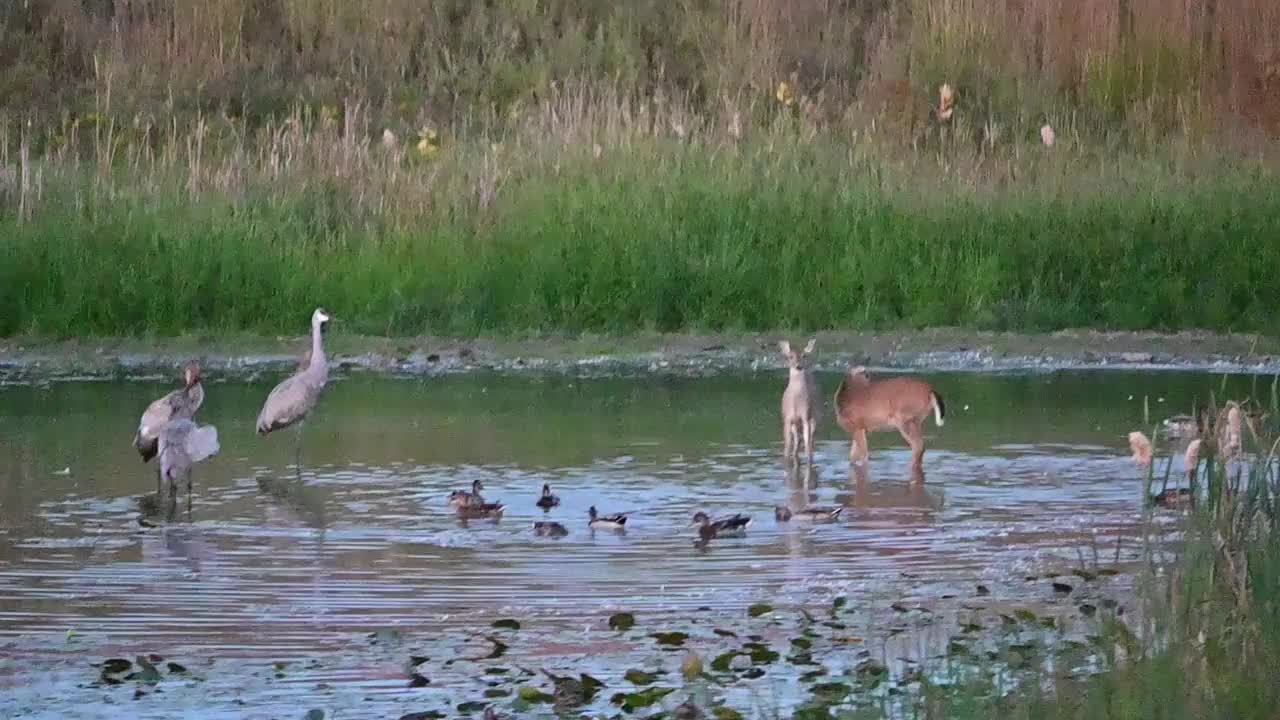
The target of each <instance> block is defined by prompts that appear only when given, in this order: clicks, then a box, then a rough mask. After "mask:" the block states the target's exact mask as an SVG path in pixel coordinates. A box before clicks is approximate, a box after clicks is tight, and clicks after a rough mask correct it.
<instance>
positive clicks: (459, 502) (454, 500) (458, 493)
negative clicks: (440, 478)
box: [449, 479, 484, 508]
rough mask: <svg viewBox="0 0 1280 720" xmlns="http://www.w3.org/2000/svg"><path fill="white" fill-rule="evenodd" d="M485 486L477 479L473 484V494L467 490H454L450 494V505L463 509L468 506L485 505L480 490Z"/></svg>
mask: <svg viewBox="0 0 1280 720" xmlns="http://www.w3.org/2000/svg"><path fill="white" fill-rule="evenodd" d="M482 488H484V485H482V484H481V483H480V480H479V479H477V480H476V481H475V482H473V483H471V492H467V491H466V490H454V491H453V492H451V493H449V505H450V506H452V507H454V508H462V507H466V506H468V505H483V504H484V497H483V496H481V495H480V490H481V489H482Z"/></svg>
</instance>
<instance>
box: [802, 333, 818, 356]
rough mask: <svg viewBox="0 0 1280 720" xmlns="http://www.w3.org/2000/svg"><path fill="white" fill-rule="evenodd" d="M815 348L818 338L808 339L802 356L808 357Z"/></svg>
mask: <svg viewBox="0 0 1280 720" xmlns="http://www.w3.org/2000/svg"><path fill="white" fill-rule="evenodd" d="M817 346H818V338H816V337H815V338H809V342H808V343H806V344H805V346H804V354H805V355H808V354H809V353H811V352H813V349H814V348H815V347H817Z"/></svg>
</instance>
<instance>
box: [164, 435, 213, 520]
mask: <svg viewBox="0 0 1280 720" xmlns="http://www.w3.org/2000/svg"><path fill="white" fill-rule="evenodd" d="M159 445H160V475H161V477H162V478H164V480H165V481H167V482H168V484H169V498H170V501H171V502H172V500H173V499H174V498H176V497H177V489H178V481H179V480H182V479H186V481H187V512H190V511H191V468H192V466H193V465H195V464H196V463H198V462H201V461H203V460H205V459H207V458H209V457H212V456H214V455H217V454H218V451H219V450H220V449H221V448H220V447H219V446H218V429H217V428H215V427H214V426H212V425H204V426H200V425H196V424H195V423H194V422H192V421H190V420H188V419H186V418H179V419H177V420H173V421H171V422H170V423H169V424H168V425H166V426H165V429H164V432H162V433H160V441H159Z"/></svg>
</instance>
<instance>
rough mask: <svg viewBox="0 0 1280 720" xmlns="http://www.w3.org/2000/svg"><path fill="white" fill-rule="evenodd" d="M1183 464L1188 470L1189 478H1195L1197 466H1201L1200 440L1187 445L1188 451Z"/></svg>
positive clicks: (1183, 457)
mask: <svg viewBox="0 0 1280 720" xmlns="http://www.w3.org/2000/svg"><path fill="white" fill-rule="evenodd" d="M1182 464H1183V465H1184V466H1185V467H1186V468H1187V477H1194V476H1195V474H1196V466H1198V465H1199V464H1200V438H1196V439H1195V440H1192V441H1191V442H1190V443H1188V444H1187V451H1186V452H1185V453H1184V454H1183V455H1182Z"/></svg>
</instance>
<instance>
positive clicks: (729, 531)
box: [693, 511, 751, 540]
mask: <svg viewBox="0 0 1280 720" xmlns="http://www.w3.org/2000/svg"><path fill="white" fill-rule="evenodd" d="M693 522H694V524H698V523H701V527H699V528H698V535H699V537H701V538H702V539H703V540H711V539H712V538H717V537H740V536H742V535H745V534H746V532H747V526H748V525H750V524H751V518H749V517H747V516H746V515H742V514H735V515H730V516H729V517H726V518H720V519H719V520H712V519H711V516H710V515H708V514H706V513H704V512H701V511H699V512H696V513H694V514H693Z"/></svg>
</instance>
